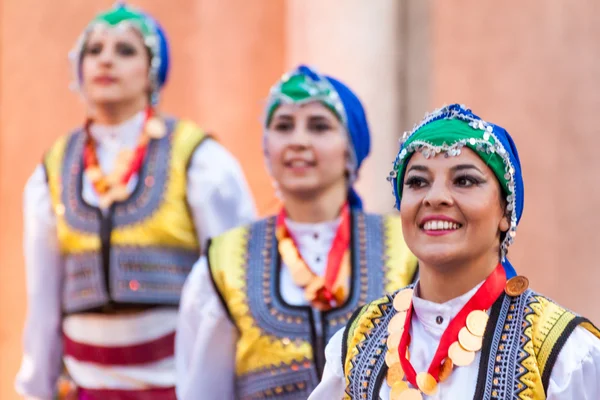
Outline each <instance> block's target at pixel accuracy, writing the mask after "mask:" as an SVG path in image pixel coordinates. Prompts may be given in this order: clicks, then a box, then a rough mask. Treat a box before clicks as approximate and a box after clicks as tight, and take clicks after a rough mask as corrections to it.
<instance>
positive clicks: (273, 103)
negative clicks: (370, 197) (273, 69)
mask: <svg viewBox="0 0 600 400" xmlns="http://www.w3.org/2000/svg"><path fill="white" fill-rule="evenodd" d="M312 101H320V102H322V103H323V104H324V105H325V106H326V107H328V108H329V109H330V110H331V111H333V113H334V114H336V115H337V117H338V118H339V119H340V121H341V122H342V124H343V125H344V127H345V128H346V132H347V133H348V137H349V143H350V147H351V148H350V152H351V154H350V157H351V169H352V171H350V172H351V174H352V175H353V176H355V175H357V173H358V170H359V168H360V166H361V164H362V162H363V160H364V159H365V158H366V157H367V156H368V155H369V151H370V150H371V135H370V133H369V124H368V122H367V116H366V114H365V110H364V108H363V106H362V104H361V102H360V100H359V98H358V97H357V96H356V94H354V92H352V90H350V88H349V87H348V86H346V85H345V84H344V83H342V82H340V81H339V80H337V79H335V78H333V77H331V76H327V75H325V76H324V75H320V74H319V73H318V72H316V71H315V70H314V69H312V68H310V67H307V66H305V65H300V66H298V67H297V68H294V69H293V70H292V71H291V72H289V73H287V74H285V75H284V76H283V78H282V79H281V80H280V81H279V82H278V83H276V84H275V85H274V86H273V87H272V88H271V91H270V94H269V98H268V101H267V108H266V110H267V112H266V119H265V127H266V126H268V125H269V123H270V121H271V118H272V116H273V113H274V112H275V110H276V109H277V107H278V106H279V105H281V104H282V103H294V104H305V103H309V102H312ZM354 180H355V178H354V177H352V178H351V180H350V188H349V190H348V202H349V204H350V207H352V208H355V209H362V207H363V205H362V200H361V198H360V196H359V195H358V193H357V192H356V191H355V190H354V188H353V187H352V184H353V183H354Z"/></svg>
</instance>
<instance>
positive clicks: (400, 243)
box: [208, 211, 416, 399]
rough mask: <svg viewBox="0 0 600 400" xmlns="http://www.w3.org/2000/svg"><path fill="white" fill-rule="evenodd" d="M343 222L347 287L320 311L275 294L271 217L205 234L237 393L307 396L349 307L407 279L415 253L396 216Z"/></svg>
mask: <svg viewBox="0 0 600 400" xmlns="http://www.w3.org/2000/svg"><path fill="white" fill-rule="evenodd" d="M351 226H352V236H351V257H352V264H353V266H352V278H351V280H352V289H351V293H350V296H349V299H348V302H347V304H345V305H343V306H342V307H340V308H338V309H333V310H331V311H328V312H323V313H320V312H317V311H316V310H313V309H311V308H310V307H301V306H292V305H289V304H287V303H286V302H285V301H284V300H283V298H282V296H281V293H280V292H279V274H280V259H279V254H278V251H277V239H276V238H275V231H274V228H275V217H270V218H267V219H265V220H262V221H258V222H256V223H254V224H252V225H249V226H245V227H240V228H237V229H234V230H232V231H229V232H227V233H225V234H224V235H221V236H219V237H217V238H216V239H214V240H213V241H212V242H211V244H210V246H209V249H208V261H209V265H210V271H211V274H212V278H213V280H214V283H215V287H216V288H217V291H218V293H219V294H220V296H221V298H222V299H223V303H224V305H225V308H226V309H227V310H228V312H229V314H230V316H231V319H232V321H233V322H234V324H235V325H236V326H237V328H238V330H239V332H240V337H239V340H238V341H237V344H236V362H235V369H236V390H237V396H238V397H240V398H246V399H255V398H265V397H268V398H278V397H284V396H297V397H293V398H307V397H308V395H309V394H310V393H311V391H312V390H313V389H314V388H315V387H316V385H317V384H318V382H319V380H320V375H321V371H322V368H323V365H322V363H323V356H324V346H325V343H326V342H327V341H328V340H329V339H330V338H331V337H332V336H333V334H334V333H335V332H336V331H337V330H339V329H340V328H342V327H343V326H344V325H345V324H346V322H347V321H348V319H349V318H350V316H351V315H352V312H353V310H354V309H355V308H356V307H359V306H360V305H363V304H365V303H366V302H368V301H370V300H372V299H373V298H375V297H378V296H381V295H382V294H383V293H386V292H390V291H393V290H396V289H397V288H399V287H403V286H406V285H407V284H409V283H410V282H412V280H413V277H414V274H415V271H416V258H415V257H414V256H413V255H412V254H411V253H410V251H409V250H408V248H407V247H406V244H405V243H404V240H403V237H402V228H401V223H400V220H399V218H398V217H392V216H385V217H384V216H379V215H372V214H365V213H363V212H359V211H353V213H352V223H351ZM286 398H289V397H286Z"/></svg>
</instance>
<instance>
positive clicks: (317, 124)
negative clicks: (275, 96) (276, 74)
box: [265, 101, 349, 198]
mask: <svg viewBox="0 0 600 400" xmlns="http://www.w3.org/2000/svg"><path fill="white" fill-rule="evenodd" d="M265 146H266V153H267V161H268V163H269V164H270V167H271V173H272V175H273V178H274V179H275V181H276V182H277V183H278V185H279V189H280V190H281V192H282V194H283V196H284V197H286V196H296V197H302V198H313V196H316V195H318V194H319V193H322V192H324V191H327V190H329V189H330V188H332V187H339V188H340V190H347V188H346V185H347V179H348V176H347V165H348V157H349V156H348V135H347V134H346V131H345V129H344V126H343V125H342V123H341V122H340V120H339V119H338V118H337V117H336V115H335V114H334V113H332V112H331V111H330V110H329V109H328V108H327V107H325V106H324V105H323V104H321V103H320V102H316V101H315V102H311V103H307V104H304V105H301V106H298V105H293V104H283V105H281V106H279V107H278V108H277V109H276V110H275V112H274V114H273V117H272V119H271V122H270V124H269V126H268V127H267V133H266V143H265Z"/></svg>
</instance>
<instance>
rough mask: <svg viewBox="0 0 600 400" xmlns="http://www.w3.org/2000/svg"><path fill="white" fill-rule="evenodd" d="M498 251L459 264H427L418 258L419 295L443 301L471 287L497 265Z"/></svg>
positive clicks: (436, 301) (440, 302)
mask: <svg viewBox="0 0 600 400" xmlns="http://www.w3.org/2000/svg"><path fill="white" fill-rule="evenodd" d="M498 262H499V260H498V253H495V254H491V255H487V254H486V255H485V256H484V257H481V258H480V259H477V260H474V261H472V262H466V263H465V262H461V263H460V265H444V266H440V265H428V264H427V263H424V262H422V261H420V260H419V297H420V298H422V299H424V300H428V301H431V302H434V303H439V304H442V303H445V302H447V301H449V300H452V299H454V298H456V297H459V296H461V295H463V294H465V293H467V292H468V291H469V290H471V289H473V288H474V287H475V286H477V285H478V284H479V283H481V282H482V281H484V280H486V279H487V277H488V276H489V275H490V274H491V273H492V271H493V270H494V268H496V266H497V265H498Z"/></svg>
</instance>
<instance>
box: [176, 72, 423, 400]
mask: <svg viewBox="0 0 600 400" xmlns="http://www.w3.org/2000/svg"><path fill="white" fill-rule="evenodd" d="M264 126H265V135H264V150H265V158H266V162H267V165H268V168H269V170H270V172H271V174H272V176H273V178H274V181H275V182H276V185H277V187H278V190H279V192H280V196H281V198H282V200H283V207H282V209H281V211H280V213H279V214H278V215H275V216H271V217H268V218H266V219H263V220H261V221H258V222H255V223H253V224H251V225H248V226H245V227H241V228H237V229H234V230H231V231H229V232H227V233H225V234H223V235H221V236H219V237H217V238H215V239H213V240H212V241H211V243H210V244H209V246H208V252H207V256H206V257H205V258H203V259H201V260H200V262H199V264H198V265H196V267H194V269H193V271H192V273H191V274H190V277H189V278H188V280H187V283H186V286H185V288H184V291H183V295H182V302H181V306H180V317H179V324H178V329H177V339H176V364H177V373H178V384H177V394H178V396H179V398H180V399H183V400H188V399H189V400H192V399H199V398H202V399H204V400H212V399H219V400H229V399H233V398H239V399H259V398H269V399H306V398H307V397H308V395H309V393H310V392H311V391H312V389H313V388H314V387H315V386H316V385H317V384H318V382H319V379H320V377H321V373H322V370H323V366H324V363H325V359H324V356H325V354H324V349H325V344H326V341H327V340H328V339H329V338H330V337H331V336H332V335H333V333H335V332H336V331H337V330H338V329H339V328H340V327H342V326H344V324H345V323H346V321H347V320H348V318H349V317H350V316H351V314H352V312H353V310H354V309H355V308H356V307H358V306H360V305H362V304H364V303H366V302H368V301H370V300H371V299H373V298H377V297H379V296H381V295H382V294H383V293H386V292H390V291H393V290H396V289H397V288H399V287H402V286H403V285H407V284H409V283H410V282H411V281H412V280H413V276H414V274H415V270H416V259H415V258H414V256H413V255H412V254H411V253H410V252H409V251H408V249H407V248H406V247H405V246H403V245H402V242H403V241H402V232H401V227H400V221H399V219H398V218H397V217H391V216H381V215H374V214H367V213H365V212H364V211H363V210H362V204H361V199H360V198H359V196H358V194H357V193H356V192H355V191H354V189H353V188H352V184H353V182H354V180H355V178H356V176H357V173H358V170H359V167H360V165H361V163H362V161H363V160H364V159H365V157H366V156H367V154H368V153H369V146H370V136H369V128H368V125H367V119H366V116H365V112H364V109H363V107H362V105H361V103H360V101H359V99H358V98H357V97H356V95H355V94H354V93H353V92H352V91H351V90H350V89H349V88H348V87H347V86H345V85H344V84H343V83H341V82H339V81H338V80H336V79H334V78H331V77H329V76H322V75H320V74H318V73H317V72H315V71H314V70H313V69H311V68H308V67H306V66H300V67H298V68H296V69H294V70H293V71H291V72H290V73H289V74H286V75H285V76H284V77H283V78H282V80H281V81H280V82H278V83H277V84H276V85H275V86H274V87H273V88H272V89H271V92H270V96H269V98H268V104H267V107H266V119H265V122H264ZM396 243H399V244H400V245H399V246H397V247H396V246H395V244H396ZM392 244H393V246H392Z"/></svg>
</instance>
